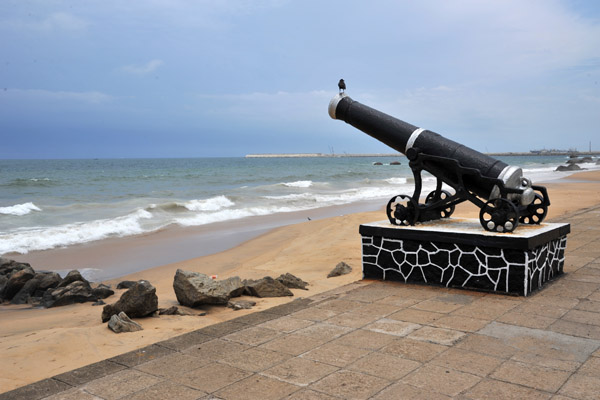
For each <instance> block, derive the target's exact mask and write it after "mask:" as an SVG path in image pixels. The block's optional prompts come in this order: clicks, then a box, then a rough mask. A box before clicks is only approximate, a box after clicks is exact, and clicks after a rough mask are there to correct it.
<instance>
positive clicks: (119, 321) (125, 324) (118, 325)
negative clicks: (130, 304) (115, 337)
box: [108, 311, 143, 333]
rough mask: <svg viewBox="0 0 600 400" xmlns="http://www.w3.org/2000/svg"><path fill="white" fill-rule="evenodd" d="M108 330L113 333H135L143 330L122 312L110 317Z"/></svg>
mask: <svg viewBox="0 0 600 400" xmlns="http://www.w3.org/2000/svg"><path fill="white" fill-rule="evenodd" d="M108 328H109V329H110V330H111V331H113V332H115V333H122V332H137V331H141V330H143V328H142V326H141V325H140V324H138V323H137V322H135V321H132V320H131V319H130V318H129V317H128V316H127V314H125V313H124V312H123V311H121V312H120V313H119V314H114V315H113V316H112V317H110V320H109V321H108Z"/></svg>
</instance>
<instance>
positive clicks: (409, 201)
mask: <svg viewBox="0 0 600 400" xmlns="http://www.w3.org/2000/svg"><path fill="white" fill-rule="evenodd" d="M386 213H387V217H388V219H389V220H390V223H391V224H393V225H404V226H406V225H414V224H415V223H416V222H417V220H418V218H419V204H418V203H417V202H416V201H415V200H414V199H413V198H412V197H410V196H407V195H405V194H401V195H398V196H394V197H392V198H391V199H390V201H389V202H388V204H387V207H386Z"/></svg>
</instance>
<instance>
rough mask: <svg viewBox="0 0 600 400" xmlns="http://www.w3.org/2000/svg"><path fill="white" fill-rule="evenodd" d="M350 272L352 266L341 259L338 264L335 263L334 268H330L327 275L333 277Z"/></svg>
mask: <svg viewBox="0 0 600 400" xmlns="http://www.w3.org/2000/svg"><path fill="white" fill-rule="evenodd" d="M350 272H352V267H351V266H349V265H348V264H346V263H345V262H343V261H342V262H340V263H339V264H338V265H336V266H335V268H334V269H332V270H331V272H330V273H329V274H328V275H327V277H328V278H333V277H335V276H340V275H346V274H349V273H350Z"/></svg>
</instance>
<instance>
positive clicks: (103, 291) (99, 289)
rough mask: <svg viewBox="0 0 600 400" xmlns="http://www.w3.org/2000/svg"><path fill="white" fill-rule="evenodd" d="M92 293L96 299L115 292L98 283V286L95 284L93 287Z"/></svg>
mask: <svg viewBox="0 0 600 400" xmlns="http://www.w3.org/2000/svg"><path fill="white" fill-rule="evenodd" d="M92 293H93V294H94V296H96V298H98V299H105V298H107V297H110V296H112V295H113V294H115V292H114V291H113V290H112V289H111V288H110V287H108V286H106V285H104V284H102V283H101V284H99V285H98V286H96V287H95V288H93V289H92Z"/></svg>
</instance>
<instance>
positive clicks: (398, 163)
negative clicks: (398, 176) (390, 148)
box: [390, 161, 402, 165]
mask: <svg viewBox="0 0 600 400" xmlns="http://www.w3.org/2000/svg"><path fill="white" fill-rule="evenodd" d="M390 165H402V164H401V163H400V161H392V162H391V163H390Z"/></svg>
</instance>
